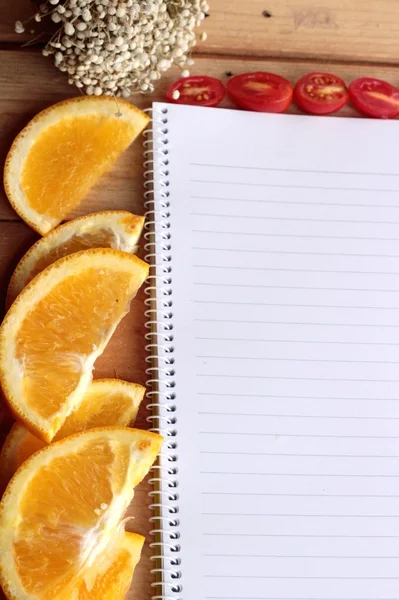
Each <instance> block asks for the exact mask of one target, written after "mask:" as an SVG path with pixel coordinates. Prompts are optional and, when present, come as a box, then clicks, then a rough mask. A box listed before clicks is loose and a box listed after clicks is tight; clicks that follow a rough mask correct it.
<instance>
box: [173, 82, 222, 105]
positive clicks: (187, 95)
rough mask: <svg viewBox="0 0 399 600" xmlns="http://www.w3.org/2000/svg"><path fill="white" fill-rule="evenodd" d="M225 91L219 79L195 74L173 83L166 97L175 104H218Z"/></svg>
mask: <svg viewBox="0 0 399 600" xmlns="http://www.w3.org/2000/svg"><path fill="white" fill-rule="evenodd" d="M174 92H175V93H174ZM176 92H178V94H177V93H176ZM225 93H226V90H225V87H224V85H223V83H222V82H221V81H220V80H219V79H215V78H214V77H208V76H206V75H195V76H194V75H193V76H192V77H182V78H181V79H178V80H177V81H175V82H174V83H172V85H171V86H169V88H168V89H167V90H166V99H167V100H168V101H169V102H174V103H175V104H190V105H192V106H217V105H218V104H219V103H220V102H221V101H222V100H223V98H224V96H225ZM174 96H176V97H174Z"/></svg>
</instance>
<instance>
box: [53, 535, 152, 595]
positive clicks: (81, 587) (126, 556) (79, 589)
mask: <svg viewBox="0 0 399 600" xmlns="http://www.w3.org/2000/svg"><path fill="white" fill-rule="evenodd" d="M144 541H145V538H144V537H143V536H141V535H137V534H136V533H129V532H126V533H125V535H124V537H123V539H122V542H121V545H120V546H118V547H117V548H115V547H114V545H113V546H112V548H111V549H107V551H105V552H104V553H103V555H102V556H101V557H99V560H98V561H97V562H96V568H95V569H94V570H89V572H88V573H84V574H83V575H82V576H81V577H80V578H79V580H78V581H77V583H76V584H75V585H74V589H73V591H72V592H71V591H69V590H68V591H67V592H65V593H64V594H63V593H61V594H60V595H59V596H57V600H124V599H125V598H126V594H127V591H128V589H129V587H130V584H131V582H132V578H133V574H134V570H135V568H136V566H137V564H138V562H139V560H140V558H141V551H142V548H143V545H144Z"/></svg>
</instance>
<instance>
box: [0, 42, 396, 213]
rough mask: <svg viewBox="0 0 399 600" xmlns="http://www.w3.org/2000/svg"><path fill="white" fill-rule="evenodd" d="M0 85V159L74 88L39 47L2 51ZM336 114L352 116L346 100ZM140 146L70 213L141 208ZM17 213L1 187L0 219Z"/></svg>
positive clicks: (389, 74) (287, 65) (223, 60)
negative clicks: (42, 113) (37, 116)
mask: <svg viewBox="0 0 399 600" xmlns="http://www.w3.org/2000/svg"><path fill="white" fill-rule="evenodd" d="M319 67H320V65H318V64H317V63H312V62H307V61H305V62H302V61H296V62H292V61H289V60H265V59H248V60H244V59H240V58H234V57H199V58H197V60H196V63H195V66H194V68H193V73H197V74H200V73H207V74H209V75H213V76H214V77H219V78H220V79H222V80H223V81H224V82H226V81H227V79H228V77H227V75H226V74H228V73H233V74H237V73H241V72H244V71H248V70H258V69H260V70H270V71H273V72H275V73H279V74H281V75H283V76H285V77H287V78H288V79H290V80H291V81H292V82H295V81H296V80H297V79H298V78H299V77H300V76H301V75H302V74H304V73H305V72H307V71H309V70H313V69H315V68H319ZM325 68H326V69H329V68H330V67H329V66H328V65H325ZM331 70H333V71H334V72H335V73H336V74H337V75H340V76H342V77H343V78H344V79H345V80H346V81H347V82H349V81H351V80H352V79H354V78H356V77H358V76H359V75H366V74H367V75H374V76H379V77H382V78H385V79H387V80H389V81H391V82H392V83H396V84H399V73H398V72H397V69H396V68H395V67H394V66H385V67H384V66H377V65H374V66H364V65H363V66H358V65H350V64H346V63H339V64H334V65H331ZM16 73H17V75H18V76H17V77H16V76H15V74H16ZM177 76H178V71H177V70H173V71H171V72H169V73H168V74H167V75H166V76H165V78H164V79H163V80H162V82H161V83H160V86H159V89H158V90H157V92H156V93H155V94H154V95H153V96H151V98H149V97H147V96H142V95H137V96H133V97H132V101H133V102H135V103H137V105H138V106H140V107H141V108H148V107H149V106H150V105H151V101H153V100H161V99H162V98H164V91H165V88H166V86H167V85H168V84H169V83H170V82H171V81H173V79H175V78H176V77H177ZM0 89H1V90H2V94H1V99H0V162H1V163H3V161H4V158H5V155H6V153H7V152H8V149H9V147H10V145H11V143H12V140H13V138H14V137H15V135H16V134H17V133H18V131H20V129H21V128H22V127H23V126H24V125H25V124H26V123H27V122H28V120H29V119H30V118H31V117H32V116H33V115H34V114H36V113H37V112H39V111H40V110H42V109H44V108H46V107H47V106H49V105H51V104H52V103H54V102H57V101H59V100H62V99H65V98H67V97H69V96H75V95H76V94H77V90H76V89H75V88H73V87H71V86H69V85H68V83H67V82H66V77H65V76H64V74H62V73H59V72H58V71H57V70H56V69H55V67H53V66H52V64H51V62H50V61H49V60H48V59H45V58H44V57H42V56H41V54H40V53H39V52H35V51H32V50H25V51H20V52H15V51H2V52H1V54H0ZM222 106H224V107H232V106H233V105H232V103H231V102H230V101H229V99H228V98H227V97H226V99H225V101H224V102H223V104H222ZM290 111H291V112H295V111H296V108H295V106H292V107H291V109H290ZM340 114H342V115H352V116H356V113H355V112H354V111H353V110H352V108H351V107H349V106H347V107H346V108H345V109H344V110H343V111H342V112H341V113H340ZM326 118H334V117H326ZM142 151H143V150H142V140H138V141H137V142H136V143H135V144H133V146H132V147H131V148H129V150H128V151H127V152H126V153H125V154H124V155H123V156H122V157H121V158H120V160H119V161H118V162H117V164H116V165H115V166H114V168H113V169H112V171H111V172H110V173H109V174H108V175H106V176H105V177H103V178H102V180H101V181H100V182H99V183H98V185H96V186H95V188H93V190H92V191H91V192H90V193H89V194H88V196H87V198H86V200H85V202H84V203H83V204H82V206H81V207H80V208H79V209H77V210H76V211H75V212H74V213H73V214H72V215H70V216H71V217H73V216H77V215H80V214H87V213H88V212H90V211H96V210H104V208H110V209H111V208H113V209H127V210H131V211H134V212H137V213H140V214H142V211H143V194H142V161H143V156H142ZM17 218H18V217H17V215H16V214H15V212H14V211H13V210H12V208H11V207H10V205H9V203H8V201H7V199H6V197H5V194H4V190H3V189H1V190H0V219H14V220H16V219H17Z"/></svg>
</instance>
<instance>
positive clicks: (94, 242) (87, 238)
mask: <svg viewBox="0 0 399 600" xmlns="http://www.w3.org/2000/svg"><path fill="white" fill-rule="evenodd" d="M117 240H118V236H117V234H116V233H115V232H114V231H112V230H111V229H107V228H106V227H103V228H102V229H97V230H96V231H83V232H82V233H79V232H78V233H77V234H76V235H75V236H74V237H72V238H71V239H70V240H68V241H66V242H65V243H64V244H62V245H61V246H57V247H56V248H53V249H52V250H50V251H49V252H48V253H47V254H46V256H42V257H41V258H39V260H38V261H37V263H36V265H35V268H34V269H33V271H32V273H31V274H30V276H29V280H28V281H27V283H29V281H31V280H32V279H33V278H34V277H35V276H36V275H37V274H38V273H41V271H43V269H45V268H46V267H48V266H49V265H51V264H53V263H54V262H55V261H56V260H59V259H60V258H63V257H64V256H67V255H68V254H73V252H80V251H81V250H87V249H88V248H116V247H117Z"/></svg>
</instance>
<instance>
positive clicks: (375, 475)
mask: <svg viewBox="0 0 399 600" xmlns="http://www.w3.org/2000/svg"><path fill="white" fill-rule="evenodd" d="M326 437H327V436H326ZM200 474H201V475H233V476H236V475H238V476H240V477H243V476H246V477H259V476H266V477H347V478H355V479H357V478H365V479H397V478H398V477H399V473H394V474H393V475H385V474H384V475H382V474H381V473H370V474H367V475H360V474H358V473H274V472H270V473H269V472H265V471H254V472H252V473H251V472H247V471H200Z"/></svg>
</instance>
